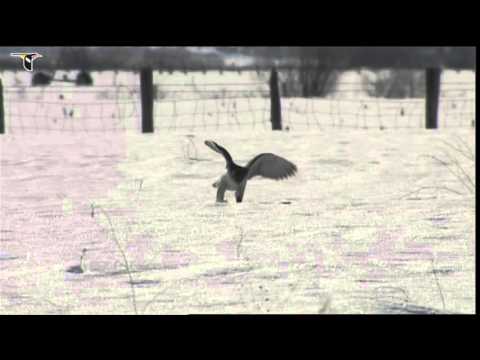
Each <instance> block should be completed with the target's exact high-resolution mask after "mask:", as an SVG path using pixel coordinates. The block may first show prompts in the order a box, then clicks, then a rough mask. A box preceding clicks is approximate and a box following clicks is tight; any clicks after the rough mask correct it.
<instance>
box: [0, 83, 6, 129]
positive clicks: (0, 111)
mask: <svg viewBox="0 0 480 360" xmlns="http://www.w3.org/2000/svg"><path fill="white" fill-rule="evenodd" d="M0 134H5V111H4V107H3V85H2V79H0Z"/></svg>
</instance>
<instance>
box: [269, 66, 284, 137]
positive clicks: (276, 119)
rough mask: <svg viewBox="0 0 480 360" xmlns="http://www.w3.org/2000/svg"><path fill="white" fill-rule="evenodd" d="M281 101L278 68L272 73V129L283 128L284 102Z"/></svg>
mask: <svg viewBox="0 0 480 360" xmlns="http://www.w3.org/2000/svg"><path fill="white" fill-rule="evenodd" d="M280 101H281V100H280V89H279V86H278V73H277V70H276V69H272V72H271V74H270V105H271V107H270V121H271V122H272V130H282V104H281V102H280Z"/></svg>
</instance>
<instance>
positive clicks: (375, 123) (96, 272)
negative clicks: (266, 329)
mask: <svg viewBox="0 0 480 360" xmlns="http://www.w3.org/2000/svg"><path fill="white" fill-rule="evenodd" d="M7 75H8V74H7ZM107 75H108V74H107ZM350 75H352V74H350ZM18 76H19V77H22V76H23V77H25V76H26V74H23V73H18ZM109 76H110V78H109V77H108V76H106V75H105V76H104V77H102V76H99V77H98V78H96V79H95V84H96V85H98V86H102V85H108V84H111V74H110V75H109ZM123 76H126V75H125V74H119V76H118V79H117V80H118V82H116V85H125V88H122V90H119V91H116V92H115V97H112V94H111V93H109V92H108V91H105V92H103V93H102V94H100V95H101V96H100V97H99V94H98V93H95V94H88V91H87V93H86V94H83V95H80V93H81V92H82V91H84V90H82V89H72V88H70V91H63V90H62V91H61V94H62V96H63V98H61V99H60V98H59V92H58V91H57V92H55V91H52V92H51V93H50V92H49V90H48V89H49V88H46V89H45V90H41V89H38V88H37V89H32V88H27V89H28V93H25V94H23V95H22V93H21V91H20V92H19V91H18V89H17V90H12V89H13V86H15V82H14V79H13V78H9V77H8V76H5V77H4V79H3V80H4V81H3V82H4V86H5V89H6V92H5V98H6V104H5V111H6V130H7V134H4V135H1V136H0V161H1V164H0V165H1V166H0V221H1V227H0V313H2V314H5V313H7V314H16V313H19V314H30V313H31V314H112V313H114V314H130V313H139V314H164V313H168V314H188V313H314V314H315V313H348V314H352V313H355V314H356V313H432V312H435V313H474V312H475V221H474V218H475V195H474V193H471V192H469V191H468V190H467V189H466V187H465V186H464V185H463V184H462V182H461V180H459V179H458V178H456V177H455V176H454V174H453V173H452V172H451V171H457V172H459V171H460V170H459V168H458V167H456V166H457V165H460V166H461V167H462V169H464V171H465V174H461V173H460V174H461V179H466V177H470V178H471V179H472V180H473V181H474V180H475V175H474V165H475V164H474V161H472V160H469V158H468V157H469V156H468V154H467V153H468V150H467V149H465V148H462V149H463V150H462V151H463V152H466V153H465V154H463V155H462V154H461V153H460V152H458V151H456V150H453V149H452V148H451V145H449V144H456V145H455V146H460V147H462V146H468V147H470V149H472V151H473V149H474V144H475V130H474V128H471V127H470V121H471V120H473V119H474V118H475V80H474V74H473V77H472V73H469V74H467V75H466V74H465V73H458V74H457V73H454V72H446V73H445V74H444V77H443V78H442V79H444V80H445V79H446V81H447V82H450V83H451V84H453V83H455V82H456V81H459V82H465V81H467V82H468V81H470V82H471V83H470V85H468V88H469V90H468V91H466V92H462V91H464V90H462V88H460V89H459V90H452V89H453V88H451V89H450V91H451V92H449V94H450V95H452V99H453V100H451V101H444V102H443V103H441V108H440V129H439V130H435V131H432V130H430V131H427V130H424V129H422V128H421V127H422V124H423V122H424V120H423V118H424V114H423V111H424V102H423V100H422V99H409V100H385V99H372V98H368V97H367V96H365V94H358V93H357V94H355V95H356V97H354V98H351V97H348V96H345V94H348V92H344V91H341V89H339V92H338V94H342V96H340V97H332V98H330V99H308V100H307V99H283V100H282V101H283V103H282V104H283V105H282V106H283V114H284V115H283V119H284V124H285V126H288V127H289V128H290V131H284V132H272V131H271V130H269V129H270V125H269V110H270V109H269V107H270V104H269V99H268V98H261V97H258V98H247V99H245V98H244V99H240V98H236V97H233V98H221V97H219V98H213V99H210V100H206V99H205V98H202V96H201V94H202V92H201V91H198V92H197V93H195V96H196V99H197V100H194V101H182V98H181V97H180V95H178V94H177V95H175V96H173V99H172V98H169V94H172V93H171V92H169V91H166V89H167V85H166V83H168V82H169V81H170V82H185V81H186V80H185V75H182V74H174V75H171V74H163V75H158V74H157V75H156V80H155V81H156V82H157V83H159V84H162V87H161V90H162V91H165V94H166V95H165V96H166V97H164V98H162V99H159V100H158V101H157V102H156V104H155V107H156V108H155V114H156V118H155V128H156V132H155V133H154V134H148V135H142V134H140V133H139V130H138V129H139V123H140V108H139V104H138V89H137V88H136V85H135V84H133V81H135V79H136V77H135V78H128V77H127V78H125V79H124V78H123ZM182 76H183V78H182ZM196 76H197V77H196V78H195V79H194V78H193V77H192V79H190V80H191V83H192V84H194V83H196V82H198V83H200V84H205V83H206V82H208V81H211V82H214V81H218V79H217V78H213V79H207V77H205V78H202V75H201V74H198V75H196ZM223 76H227V75H223ZM228 76H230V77H231V78H228V79H227V80H226V82H227V83H233V82H241V81H245V82H249V83H250V85H248V86H246V88H245V89H243V90H248V91H250V90H251V89H252V86H251V82H252V78H251V76H250V75H248V76H246V75H245V74H243V75H242V76H243V77H242V76H240V75H238V76H237V75H232V74H229V75H228ZM217 77H218V76H217ZM221 79H222V80H224V81H225V77H221ZM20 80H22V81H28V79H20ZM117 80H116V81H117ZM190 80H189V81H190ZM344 80H345V79H344ZM347 80H348V81H352V79H347ZM15 81H16V80H15ZM102 81H103V82H102ZM27 83H28V82H27ZM472 85H473V91H472ZM452 86H453V85H452ZM455 86H456V85H455ZM192 88H195V86H193V85H192ZM9 89H10V90H11V91H10V90H9ZM19 89H21V87H20V88H19ZM135 89H136V90H135ZM255 89H256V88H255ZM455 89H456V88H455ZM66 90H68V87H67V88H66ZM197 90H201V89H198V88H197ZM197 90H195V91H197ZM447 90H448V89H447ZM9 91H10V92H9ZM229 91H230V90H229ZM255 91H257V92H261V91H263V90H262V89H261V88H259V89H256V90H255ZM117 95H118V96H119V97H116V96H117ZM191 95H192V94H185V93H184V94H183V95H182V96H191ZM183 100H185V99H183ZM452 104H455V106H453V105H452ZM402 109H403V110H402ZM72 110H73V112H71V111H72ZM70 113H71V115H70ZM380 129H384V130H380ZM171 130H176V131H171ZM206 139H211V140H214V141H217V142H218V143H219V144H221V145H223V146H225V147H226V148H227V149H228V150H229V151H230V152H231V154H232V156H233V158H234V160H236V161H237V162H238V163H239V164H242V165H243V164H245V163H246V162H247V161H248V160H250V159H251V158H252V157H253V156H255V155H256V154H258V153H261V152H273V153H276V154H278V155H281V156H283V157H285V158H287V159H289V160H291V161H292V162H294V163H295V164H296V165H297V166H298V168H299V173H298V175H297V176H296V177H294V178H291V179H289V180H286V181H283V182H274V181H269V180H262V179H253V180H252V181H250V182H249V183H248V185H247V189H246V192H245V196H244V202H243V203H240V204H237V203H235V199H234V197H233V194H232V193H227V200H228V201H229V202H228V203H227V204H216V203H215V194H216V189H214V188H212V183H213V182H214V181H216V180H217V179H218V177H219V176H220V175H221V174H223V173H224V172H225V164H224V160H223V159H222V158H221V157H220V156H219V155H218V154H216V153H214V152H213V151H211V150H210V149H209V148H207V147H206V146H205V145H204V144H203V142H204V141H205V140H206ZM462 143H464V144H462ZM447 153H448V154H450V156H452V158H450V159H449V158H448V155H447ZM431 156H436V157H438V160H441V161H447V164H442V163H441V161H438V160H436V159H434V158H432V157H431ZM453 159H456V160H458V162H459V163H458V164H455V162H454V161H453ZM466 184H467V185H468V182H467V183H466ZM84 248H86V249H87V253H86V257H85V267H86V272H85V273H83V274H70V273H67V272H66V269H67V268H68V267H69V266H72V265H78V264H79V257H80V254H81V252H82V249H84ZM127 265H128V271H127Z"/></svg>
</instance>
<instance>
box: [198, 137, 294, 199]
mask: <svg viewBox="0 0 480 360" xmlns="http://www.w3.org/2000/svg"><path fill="white" fill-rule="evenodd" d="M205 145H207V146H208V147H209V148H210V149H212V150H213V151H215V152H217V153H219V154H221V155H222V156H223V157H224V159H225V161H226V163H227V173H226V174H224V175H223V176H222V177H221V178H220V179H219V180H218V181H217V182H215V183H214V184H213V186H214V187H216V188H218V190H217V201H219V202H224V201H225V200H224V194H225V191H226V190H230V191H235V198H236V200H237V202H241V201H242V199H243V194H244V193H245V186H246V185H247V180H249V179H251V178H253V177H255V176H262V177H265V178H268V179H273V180H283V179H286V178H288V177H290V176H294V175H295V173H296V172H297V166H296V165H295V164H293V163H292V162H290V161H288V160H287V159H284V158H282V157H280V156H278V155H275V154H271V153H263V154H259V155H257V156H255V157H254V158H253V159H252V160H250V161H249V162H248V163H247V165H246V166H240V165H237V164H235V162H234V161H233V159H232V156H231V155H230V153H229V152H228V151H227V150H226V149H225V148H224V147H222V146H220V145H218V144H217V143H216V142H214V141H211V140H207V141H205Z"/></svg>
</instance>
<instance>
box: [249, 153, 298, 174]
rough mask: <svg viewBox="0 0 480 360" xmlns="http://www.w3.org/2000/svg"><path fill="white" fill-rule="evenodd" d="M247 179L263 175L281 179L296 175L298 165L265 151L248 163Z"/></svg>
mask: <svg viewBox="0 0 480 360" xmlns="http://www.w3.org/2000/svg"><path fill="white" fill-rule="evenodd" d="M247 168H248V173H247V179H251V178H252V177H254V176H263V177H266V178H269V179H274V180H281V179H286V178H288V177H290V176H293V175H295V173H296V172H297V166H296V165H295V164H293V163H292V162H290V161H288V160H287V159H284V158H282V157H280V156H278V155H275V154H270V153H265V154H260V155H257V156H255V157H254V158H253V159H252V160H250V161H249V162H248V164H247Z"/></svg>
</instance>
